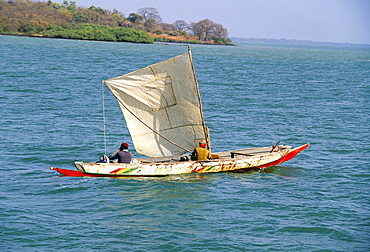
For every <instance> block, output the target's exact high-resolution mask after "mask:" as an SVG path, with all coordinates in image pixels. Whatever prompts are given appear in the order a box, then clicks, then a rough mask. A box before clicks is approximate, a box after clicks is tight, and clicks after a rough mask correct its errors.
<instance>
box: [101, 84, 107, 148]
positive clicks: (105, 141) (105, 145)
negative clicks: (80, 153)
mask: <svg viewBox="0 0 370 252" xmlns="http://www.w3.org/2000/svg"><path fill="white" fill-rule="evenodd" d="M101 90H102V104H103V121H104V155H107V136H106V135H107V134H106V126H105V105H104V81H102V82H101Z"/></svg>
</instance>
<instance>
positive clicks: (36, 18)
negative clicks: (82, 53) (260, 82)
mask: <svg viewBox="0 0 370 252" xmlns="http://www.w3.org/2000/svg"><path fill="white" fill-rule="evenodd" d="M0 33H1V34H17V33H18V34H19V33H20V34H29V35H31V34H33V35H34V34H38V35H41V36H46V37H57V38H68V39H86V40H99V41H118V42H139V43H153V42H155V41H171V40H169V39H168V36H171V37H172V38H173V37H179V36H182V37H185V38H188V37H189V38H191V37H192V38H195V39H194V41H193V40H187V41H186V42H194V43H204V42H206V43H215V44H231V40H230V39H228V38H227V36H228V32H227V29H226V28H224V27H223V26H222V25H221V24H217V23H214V22H213V21H211V20H209V19H204V20H201V21H199V22H196V23H193V22H191V23H190V24H188V23H186V22H185V21H184V20H177V21H176V22H174V23H173V24H167V23H164V22H162V18H161V17H160V15H159V12H158V11H157V9H156V8H149V7H145V8H140V9H139V10H138V11H137V13H130V14H129V15H128V16H127V17H125V15H124V14H123V13H121V12H119V11H118V10H116V9H114V10H113V11H110V10H105V9H103V8H101V7H95V6H93V5H92V6H90V7H89V8H84V7H78V6H77V4H76V1H66V0H65V1H63V3H62V4H60V3H54V2H52V1H50V0H49V1H47V2H41V1H31V0H7V1H5V0H0ZM166 35H168V36H166ZM175 41H176V39H175Z"/></svg>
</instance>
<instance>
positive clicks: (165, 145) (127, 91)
mask: <svg viewBox="0 0 370 252" xmlns="http://www.w3.org/2000/svg"><path fill="white" fill-rule="evenodd" d="M104 83H105V85H106V86H107V87H108V88H109V90H110V91H111V92H112V94H113V95H114V96H115V97H116V99H117V101H118V103H119V105H120V107H121V110H122V113H123V115H124V117H125V120H126V124H127V127H128V129H129V131H130V134H131V137H132V141H133V143H134V146H135V149H136V151H137V152H138V153H140V154H143V155H146V156H149V157H162V156H172V155H179V154H183V153H185V152H187V151H191V150H193V149H194V147H196V146H197V144H198V141H199V140H200V139H206V140H207V141H208V144H209V141H210V140H209V132H208V129H207V127H206V126H205V124H204V119H203V114H202V105H201V101H200V95H199V89H198V83H197V80H196V77H195V73H194V68H193V62H192V58H191V52H190V50H189V51H188V52H187V53H184V54H182V55H179V56H177V57H174V58H171V59H168V60H166V61H163V62H160V63H157V64H154V65H151V66H148V67H146V68H143V69H140V70H138V71H135V72H132V73H129V74H126V75H123V76H120V77H117V78H113V79H110V80H106V81H104Z"/></svg>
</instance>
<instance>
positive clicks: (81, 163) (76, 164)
mask: <svg viewBox="0 0 370 252" xmlns="http://www.w3.org/2000/svg"><path fill="white" fill-rule="evenodd" d="M74 165H75V167H76V168H77V170H79V171H82V172H86V171H85V169H84V167H83V162H82V161H75V162H74Z"/></svg>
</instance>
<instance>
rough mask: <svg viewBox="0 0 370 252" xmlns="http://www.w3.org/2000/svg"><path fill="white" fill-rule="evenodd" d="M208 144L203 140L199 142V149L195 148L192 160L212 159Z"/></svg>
mask: <svg viewBox="0 0 370 252" xmlns="http://www.w3.org/2000/svg"><path fill="white" fill-rule="evenodd" d="M206 146H207V143H206V141H204V140H203V139H202V140H200V141H199V147H197V148H195V149H194V151H193V153H192V154H191V160H198V161H201V160H207V159H210V158H211V157H212V155H211V152H210V151H209V150H208V149H207V148H206Z"/></svg>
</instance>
